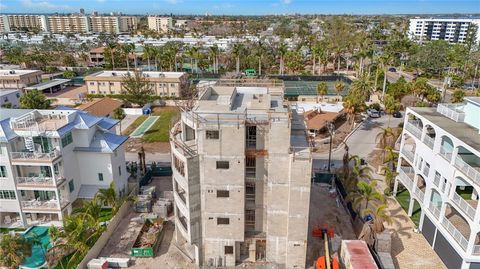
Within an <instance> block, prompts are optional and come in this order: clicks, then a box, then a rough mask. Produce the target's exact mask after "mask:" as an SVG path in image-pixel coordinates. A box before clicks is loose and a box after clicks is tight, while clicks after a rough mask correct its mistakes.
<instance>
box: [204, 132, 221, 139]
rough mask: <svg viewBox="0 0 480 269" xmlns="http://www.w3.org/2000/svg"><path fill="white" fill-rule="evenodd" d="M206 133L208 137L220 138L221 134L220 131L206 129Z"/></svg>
mask: <svg viewBox="0 0 480 269" xmlns="http://www.w3.org/2000/svg"><path fill="white" fill-rule="evenodd" d="M205 133H206V136H207V139H218V138H219V136H220V134H219V132H218V131H214V130H207V131H205Z"/></svg>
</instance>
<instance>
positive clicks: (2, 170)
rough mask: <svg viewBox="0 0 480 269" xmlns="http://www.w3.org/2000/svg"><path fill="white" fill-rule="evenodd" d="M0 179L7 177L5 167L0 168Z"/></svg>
mask: <svg viewBox="0 0 480 269" xmlns="http://www.w3.org/2000/svg"><path fill="white" fill-rule="evenodd" d="M0 177H7V168H6V167H5V166H3V165H2V166H0Z"/></svg>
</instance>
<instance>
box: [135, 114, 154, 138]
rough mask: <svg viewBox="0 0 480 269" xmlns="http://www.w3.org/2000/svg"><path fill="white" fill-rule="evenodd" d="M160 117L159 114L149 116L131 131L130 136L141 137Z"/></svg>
mask: <svg viewBox="0 0 480 269" xmlns="http://www.w3.org/2000/svg"><path fill="white" fill-rule="evenodd" d="M158 118H160V116H149V117H148V118H147V119H146V120H145V121H144V122H143V123H142V124H140V126H138V127H137V129H135V131H133V133H131V134H130V137H135V138H138V137H142V136H143V135H144V134H145V132H146V131H148V129H150V127H152V125H153V124H154V123H155V121H157V119H158Z"/></svg>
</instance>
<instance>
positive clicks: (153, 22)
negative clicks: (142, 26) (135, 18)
mask: <svg viewBox="0 0 480 269" xmlns="http://www.w3.org/2000/svg"><path fill="white" fill-rule="evenodd" d="M147 23H148V29H150V30H154V31H157V32H164V33H166V32H168V30H170V29H172V28H173V19H172V17H158V16H149V17H148V18H147Z"/></svg>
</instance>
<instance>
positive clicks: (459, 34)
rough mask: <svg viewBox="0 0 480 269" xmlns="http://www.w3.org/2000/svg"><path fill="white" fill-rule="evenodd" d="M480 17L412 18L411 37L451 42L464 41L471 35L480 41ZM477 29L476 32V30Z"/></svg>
mask: <svg viewBox="0 0 480 269" xmlns="http://www.w3.org/2000/svg"><path fill="white" fill-rule="evenodd" d="M474 26H477V27H480V19H410V26H409V31H408V35H409V38H410V39H413V40H416V41H419V42H424V41H429V40H446V41H448V42H450V43H464V42H465V41H466V39H467V37H468V36H469V35H471V36H476V42H478V41H480V36H479V35H478V29H476V28H475V27H474ZM474 31H476V32H474Z"/></svg>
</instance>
